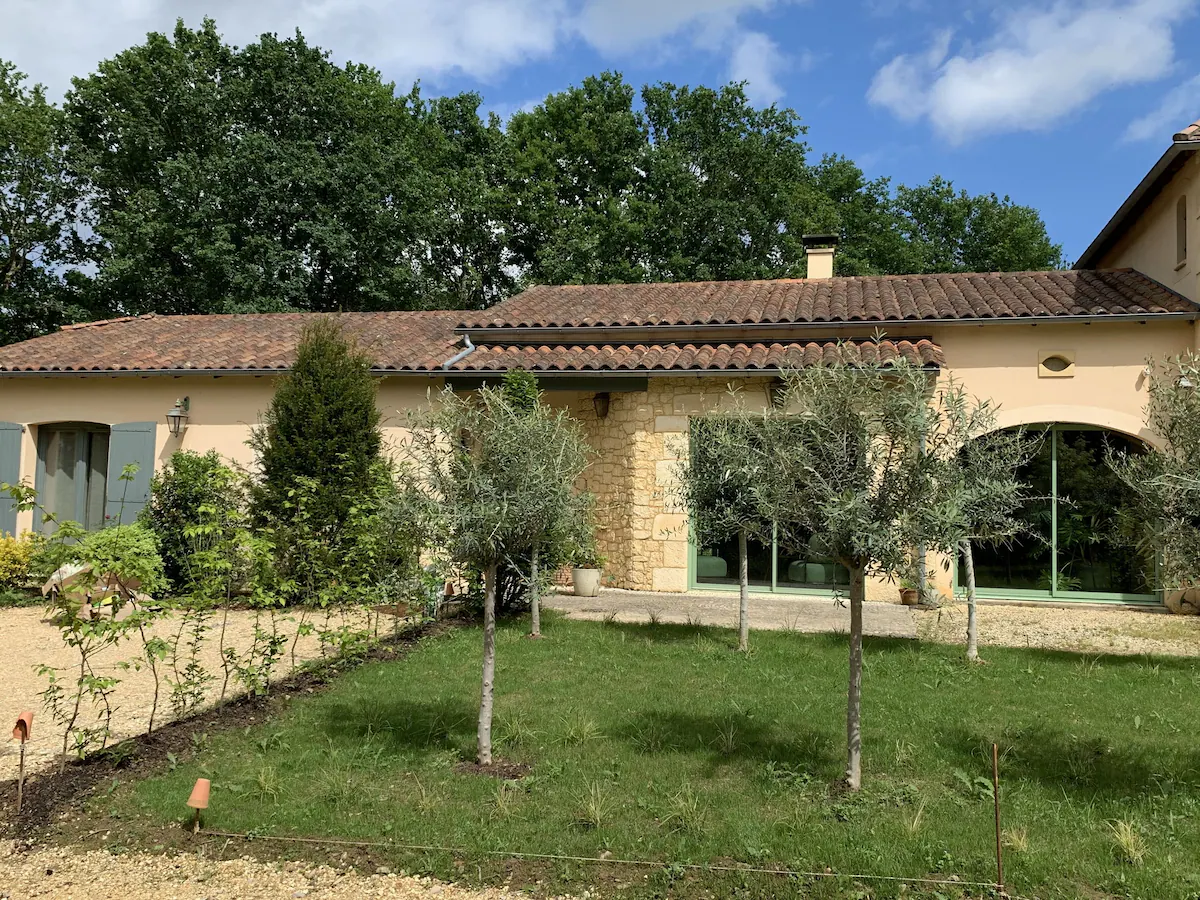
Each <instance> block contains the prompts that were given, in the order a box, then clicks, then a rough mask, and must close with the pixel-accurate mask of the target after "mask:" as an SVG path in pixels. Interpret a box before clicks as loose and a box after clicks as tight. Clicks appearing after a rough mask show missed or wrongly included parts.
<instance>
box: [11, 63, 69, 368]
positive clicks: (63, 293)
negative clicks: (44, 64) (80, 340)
mask: <svg viewBox="0 0 1200 900" xmlns="http://www.w3.org/2000/svg"><path fill="white" fill-rule="evenodd" d="M61 119H62V112H61V111H60V110H59V109H58V108H57V107H55V106H54V105H53V104H51V103H49V102H47V100H46V95H45V91H44V89H43V88H42V86H41V85H34V86H33V87H30V86H28V85H27V84H26V82H25V76H24V75H23V74H22V73H20V72H18V71H17V69H16V67H15V66H14V65H12V64H11V63H8V62H5V61H4V60H0V344H6V343H9V342H11V341H20V340H24V339H25V338H29V337H34V336H35V335H38V334H42V333H44V332H46V331H49V330H51V329H53V328H54V327H56V326H58V325H61V324H63V323H64V322H67V321H71V320H73V319H74V318H76V317H79V316H82V315H84V311H83V310H82V309H78V308H75V306H74V304H73V303H72V301H71V299H70V296H71V295H70V291H69V288H68V285H67V283H66V281H65V278H64V274H63V271H64V267H65V266H67V265H69V264H71V263H72V262H74V261H75V260H77V259H78V258H79V236H78V234H77V233H76V230H75V225H76V202H77V199H78V198H77V191H76V187H75V182H74V181H73V180H72V179H71V178H70V177H68V175H67V173H66V169H65V166H64V163H63V152H64V148H63V146H62V143H61V137H60V130H61V128H60V126H61Z"/></svg>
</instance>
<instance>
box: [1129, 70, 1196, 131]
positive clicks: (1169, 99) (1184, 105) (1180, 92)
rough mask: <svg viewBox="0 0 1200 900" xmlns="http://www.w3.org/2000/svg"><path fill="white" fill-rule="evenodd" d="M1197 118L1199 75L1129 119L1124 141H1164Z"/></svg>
mask: <svg viewBox="0 0 1200 900" xmlns="http://www.w3.org/2000/svg"><path fill="white" fill-rule="evenodd" d="M1197 119H1200V75H1195V76H1193V77H1191V78H1189V79H1188V80H1187V81H1185V82H1184V83H1183V84H1181V85H1179V86H1178V87H1176V88H1174V89H1172V90H1170V91H1168V92H1167V94H1166V95H1165V96H1164V97H1163V98H1162V102H1161V103H1159V104H1158V106H1157V107H1155V108H1154V109H1153V110H1151V111H1150V112H1148V113H1146V115H1144V116H1142V117H1140V118H1137V119H1134V120H1133V121H1132V122H1130V123H1129V127H1128V128H1126V129H1125V140H1127V141H1151V140H1152V141H1158V142H1159V143H1160V144H1165V143H1166V142H1167V141H1169V140H1170V139H1171V135H1173V134H1175V133H1176V132H1178V131H1180V130H1182V129H1183V128H1185V127H1186V126H1188V125H1190V124H1192V123H1193V122H1195V121H1196V120H1197Z"/></svg>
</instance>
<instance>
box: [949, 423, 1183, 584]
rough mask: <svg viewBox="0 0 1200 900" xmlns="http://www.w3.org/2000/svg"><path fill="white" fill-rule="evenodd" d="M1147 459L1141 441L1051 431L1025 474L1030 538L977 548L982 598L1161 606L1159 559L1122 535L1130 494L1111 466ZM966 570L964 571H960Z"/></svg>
mask: <svg viewBox="0 0 1200 900" xmlns="http://www.w3.org/2000/svg"><path fill="white" fill-rule="evenodd" d="M1110 449H1111V450H1113V451H1116V452H1119V453H1120V452H1124V453H1142V452H1145V448H1144V447H1143V445H1142V444H1141V443H1140V442H1139V441H1137V440H1136V439H1134V438H1131V437H1128V436H1127V435H1124V434H1121V433H1119V432H1115V431H1106V430H1104V429H1101V428H1094V427H1090V426H1086V425H1072V424H1056V425H1053V426H1049V427H1048V428H1047V433H1046V440H1045V441H1044V442H1043V443H1042V446H1041V449H1040V451H1039V453H1038V455H1037V457H1036V458H1034V459H1033V460H1031V461H1030V462H1029V463H1028V464H1027V465H1026V466H1025V467H1024V470H1023V472H1022V475H1023V476H1024V480H1025V481H1026V483H1027V484H1028V485H1029V486H1030V488H1031V493H1032V495H1033V496H1034V498H1035V499H1033V500H1031V501H1030V502H1029V503H1028V504H1027V505H1026V507H1025V510H1024V518H1025V520H1026V522H1027V524H1028V525H1029V530H1030V532H1031V534H1029V535H1026V536H1024V537H1022V538H1021V539H1020V540H1017V541H1015V542H1014V543H1013V544H1012V545H1011V546H1007V547H1003V546H1000V547H997V546H988V545H976V547H975V548H974V557H975V579H976V585H977V588H978V591H979V595H980V596H982V597H990V598H998V599H1013V600H1024V599H1033V600H1055V601H1062V600H1082V601H1088V602H1095V601H1100V602H1123V603H1158V602H1161V600H1160V597H1159V596H1158V594H1156V593H1155V583H1156V572H1155V560H1154V558H1153V557H1147V556H1145V555H1143V554H1140V553H1139V552H1138V551H1136V550H1135V549H1133V548H1132V547H1130V546H1128V544H1127V543H1126V542H1124V541H1122V540H1121V539H1120V537H1119V535H1118V529H1119V527H1120V518H1121V511H1122V509H1124V508H1126V506H1127V505H1128V504H1129V503H1130V502H1131V499H1132V498H1131V496H1130V494H1129V490H1128V488H1127V487H1126V486H1125V485H1124V484H1122V483H1121V481H1120V479H1118V478H1117V477H1116V476H1115V475H1114V474H1113V472H1112V470H1111V469H1110V468H1109V467H1108V465H1107V464H1106V463H1105V454H1106V452H1107V451H1108V450H1110ZM960 569H961V567H960Z"/></svg>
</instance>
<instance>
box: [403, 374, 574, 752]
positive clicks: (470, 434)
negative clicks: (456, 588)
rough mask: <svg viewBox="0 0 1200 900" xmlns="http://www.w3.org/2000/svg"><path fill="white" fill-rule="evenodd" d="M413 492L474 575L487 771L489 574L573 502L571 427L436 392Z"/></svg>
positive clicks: (547, 533)
mask: <svg viewBox="0 0 1200 900" xmlns="http://www.w3.org/2000/svg"><path fill="white" fill-rule="evenodd" d="M412 426H413V427H412V436H411V443H410V445H409V451H410V452H409V456H410V458H411V461H412V463H413V469H412V475H413V478H414V481H413V485H414V487H415V489H417V490H419V491H422V492H423V493H424V494H425V495H426V497H427V498H428V505H429V507H430V508H431V509H435V510H437V511H438V512H437V515H436V517H435V522H436V527H437V529H438V531H439V535H438V537H439V542H440V545H441V546H442V547H443V548H444V550H445V552H446V553H447V554H448V556H449V557H450V559H451V560H452V561H453V562H455V563H457V564H459V565H461V566H464V567H470V568H475V569H479V570H482V571H483V573H484V604H483V678H482V690H481V694H480V704H479V725H478V735H477V736H478V761H479V764H480V765H484V766H486V765H490V764H491V763H492V709H493V702H494V697H495V676H496V579H497V573H498V570H499V567H500V566H501V565H502V564H504V563H505V562H506V561H508V560H513V559H516V558H518V557H519V556H522V555H524V554H525V553H528V552H529V551H530V550H531V549H532V548H533V547H534V546H539V545H540V546H544V542H545V541H546V540H547V538H548V537H551V536H553V535H555V533H556V529H555V528H554V523H556V522H559V521H561V520H562V519H563V518H564V517H566V516H568V515H569V514H570V512H571V510H572V508H573V507H574V506H575V504H576V502H577V501H576V500H575V499H574V496H575V495H574V491H573V486H574V484H575V481H576V479H578V477H579V475H580V474H581V473H582V472H583V470H584V468H585V466H586V465H587V445H586V443H585V441H584V438H583V435H582V432H581V431H580V429H579V426H578V425H577V424H576V423H575V422H574V421H573V420H572V419H571V418H570V417H569V416H568V415H567V414H566V413H565V412H564V411H561V410H558V411H556V410H552V409H550V408H549V407H548V406H546V405H544V404H541V403H534V404H532V406H528V405H527V404H514V403H511V402H509V399H508V398H507V397H506V396H505V394H504V391H503V390H495V389H492V388H488V387H484V388H482V389H481V390H480V391H479V392H478V394H476V395H474V396H464V395H460V394H455V393H454V392H453V391H450V390H447V391H444V392H443V393H442V394H441V395H440V396H439V397H438V398H437V401H436V404H435V405H434V406H433V408H432V409H431V410H429V411H427V412H425V413H423V414H421V415H419V416H417V417H415V420H414V421H413V423H412Z"/></svg>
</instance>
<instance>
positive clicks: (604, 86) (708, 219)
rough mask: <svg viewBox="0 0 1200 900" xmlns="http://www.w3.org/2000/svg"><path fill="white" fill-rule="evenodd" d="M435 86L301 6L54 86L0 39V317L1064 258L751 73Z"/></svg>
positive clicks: (356, 301)
mask: <svg viewBox="0 0 1200 900" xmlns="http://www.w3.org/2000/svg"><path fill="white" fill-rule="evenodd" d="M482 104H483V99H482V98H481V97H480V96H479V95H477V94H473V93H464V94H459V95H455V96H447V97H439V98H436V99H426V98H424V97H423V96H422V95H421V92H420V90H419V87H417V86H414V87H413V88H412V89H411V90H409V91H408V92H402V91H399V92H398V91H397V89H396V87H395V85H393V84H391V83H388V82H385V81H383V79H382V78H381V76H380V74H379V72H378V71H376V70H375V69H373V68H371V67H370V66H369V65H363V64H359V63H350V64H346V65H337V64H335V63H333V62H332V61H331V59H330V56H329V53H328V52H327V51H326V50H324V49H321V48H319V47H314V46H312V45H310V44H309V43H308V42H307V41H306V40H305V38H304V36H303V35H302V34H300V33H299V32H297V33H296V34H294V35H292V36H290V37H279V36H276V35H271V34H266V35H263V36H262V37H261V38H259V39H258V40H257V41H256V42H254V43H251V44H249V45H247V46H244V47H236V46H233V45H231V44H229V43H227V42H226V41H225V40H224V39H223V38H222V36H221V34H220V32H219V31H218V29H217V25H216V23H215V22H213V21H212V20H210V19H206V20H205V21H204V22H203V23H202V24H201V26H200V27H199V28H195V29H192V28H189V27H187V26H186V25H185V24H184V23H183V22H182V21H180V22H178V23H177V24H176V26H175V29H174V31H173V32H172V33H171V34H169V35H167V34H150V35H148V36H147V37H146V40H145V42H144V43H141V44H138V45H136V46H133V47H130V48H128V49H126V50H123V51H121V52H119V53H117V54H116V55H115V56H113V57H112V58H110V59H107V60H104V61H102V62H101V63H100V64H99V65H98V67H97V69H96V71H95V72H93V73H91V74H88V75H86V76H83V77H79V78H76V79H74V87H73V88H72V89H71V90H70V91H69V92H68V94H67V97H66V99H65V102H64V104H63V105H62V107H61V108H59V107H56V106H55V105H54V104H51V103H49V102H47V100H46V99H45V96H44V92H43V91H42V89H41V88H40V87H32V88H30V87H27V86H25V85H24V83H23V81H22V79H21V77H20V76H19V75H18V74H17V73H16V72H15V70H14V69H13V67H12V66H11V65H9V64H7V63H2V62H0V134H2V135H3V137H4V138H5V140H4V141H3V142H0V147H3V148H4V149H3V150H0V196H3V197H6V198H13V202H12V204H11V206H10V204H8V203H6V204H4V205H3V209H0V309H2V310H3V311H4V312H5V313H6V316H5V325H4V327H3V331H0V340H4V341H11V340H16V339H20V338H23V337H26V336H30V335H32V334H36V333H40V332H43V331H46V330H49V329H52V328H54V327H56V326H57V325H59V324H61V323H62V322H65V321H71V320H82V319H87V318H95V317H99V316H104V315H117V314H130V313H144V312H150V311H154V312H159V313H164V314H168V313H220V312H248V311H255V312H269V311H277V310H299V311H318V312H321V311H336V310H346V311H350V310H380V309H418V308H482V307H485V306H487V305H489V304H491V303H494V302H496V301H498V300H501V299H503V298H504V297H507V296H509V295H510V294H512V293H514V292H515V291H517V290H519V289H520V288H522V287H523V286H525V285H528V284H534V283H552V284H570V283H589V282H591V283H595V282H630V281H680V280H704V279H745V278H775V277H795V276H801V275H803V274H804V272H805V257H804V252H803V248H802V247H801V245H800V240H799V238H800V236H801V235H802V234H804V233H805V232H811V231H821V232H836V233H838V234H839V235H840V236H841V237H842V241H843V243H842V250H841V251H840V252H839V254H838V258H837V271H838V273H839V274H844V275H850V274H872V273H892V274H900V273H909V272H924V271H936V272H945V271H959V270H961V271H968V270H984V271H987V270H998V269H1007V270H1016V269H1044V268H1053V267H1056V266H1060V265H1061V264H1062V252H1061V248H1060V247H1059V246H1058V245H1056V244H1054V243H1052V242H1051V240H1050V239H1049V237H1048V236H1047V234H1046V228H1045V225H1044V223H1043V222H1042V220H1041V217H1040V216H1039V215H1038V213H1037V212H1036V210H1034V209H1032V208H1030V207H1027V206H1021V205H1018V204H1015V203H1013V202H1012V201H1011V200H1009V199H1008V198H1007V197H1004V198H1000V197H998V196H996V195H994V194H984V195H979V196H971V195H968V194H967V193H965V192H963V191H960V190H957V189H955V188H954V186H953V185H952V184H951V183H950V182H948V181H945V180H943V179H941V178H934V179H932V180H931V181H930V182H929V183H928V184H925V185H918V186H915V187H910V186H905V185H900V186H896V187H893V185H892V184H891V182H890V181H889V180H888V179H886V178H877V179H868V178H867V177H866V176H865V175H864V173H863V172H862V170H861V169H860V168H859V167H858V166H857V165H856V164H855V163H854V162H853V161H851V160H849V159H847V158H845V157H842V156H836V155H832V156H826V157H825V158H824V159H821V160H820V161H818V162H813V161H811V160H810V159H809V153H810V151H809V147H808V145H807V143H806V142H805V134H806V127H805V126H804V125H803V124H802V122H801V120H800V117H799V115H798V114H797V112H796V111H794V110H792V109H787V108H782V107H778V106H775V105H771V106H766V107H759V106H756V105H754V104H753V103H752V102H751V101H750V100H749V99H748V97H747V96H746V93H745V91H744V89H743V86H742V85H740V84H727V85H723V86H719V87H716V88H709V87H703V86H698V87H689V86H679V85H673V84H667V83H661V84H653V85H646V86H644V87H642V88H641V89H640V91H639V90H637V89H635V88H634V86H633V85H631V84H629V83H628V82H626V81H625V80H624V78H622V76H621V75H620V74H618V73H615V72H605V73H602V74H600V75H597V76H592V77H588V78H585V79H584V80H583V82H582V83H581V84H579V85H576V86H572V87H569V88H567V89H565V90H563V91H559V92H556V93H552V94H550V95H549V96H547V97H546V98H545V100H544V101H543V102H541V103H540V104H538V105H537V106H535V107H534V108H532V109H529V110H523V111H519V112H516V113H514V114H513V115H512V116H511V117H510V118H509V119H508V121H507V122H502V121H501V120H500V119H499V117H497V116H496V115H494V114H489V115H487V116H485V115H483V114H482V112H481V107H482Z"/></svg>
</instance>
